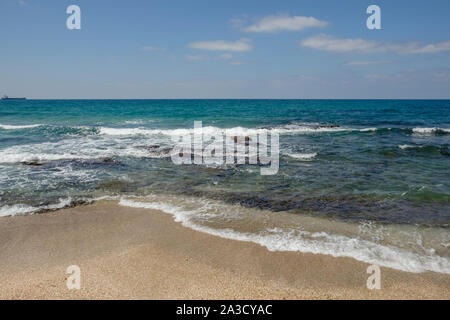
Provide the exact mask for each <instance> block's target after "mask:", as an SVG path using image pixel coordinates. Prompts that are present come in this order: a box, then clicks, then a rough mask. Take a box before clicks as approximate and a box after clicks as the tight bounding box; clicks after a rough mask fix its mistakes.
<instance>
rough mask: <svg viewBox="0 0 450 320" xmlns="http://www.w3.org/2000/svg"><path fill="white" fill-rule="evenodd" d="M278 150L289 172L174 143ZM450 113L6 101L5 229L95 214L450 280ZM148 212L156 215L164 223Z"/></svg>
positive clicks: (2, 143) (403, 104) (311, 105)
mask: <svg viewBox="0 0 450 320" xmlns="http://www.w3.org/2000/svg"><path fill="white" fill-rule="evenodd" d="M194 121H202V125H203V129H204V130H207V131H208V132H209V133H210V134H220V133H223V132H225V131H227V132H232V133H233V134H234V135H235V136H236V137H244V138H245V137H246V136H249V135H251V134H255V133H257V132H261V131H267V132H268V133H277V134H278V136H279V170H278V172H277V173H276V174H274V175H261V170H260V169H261V168H260V164H248V163H247V164H237V163H236V164H219V165H207V164H175V163H174V162H173V161H172V159H171V156H170V154H171V150H172V149H173V147H174V144H175V142H174V141H175V139H174V137H176V136H180V135H191V134H192V133H193V132H194V131H193V130H194ZM449 144H450V100H23V101H13V100H10V101H8V100H3V101H0V219H8V218H9V217H10V216H15V215H29V214H41V213H44V212H48V211H53V210H58V209H61V208H64V207H73V206H81V205H86V204H89V203H93V202H95V201H101V200H114V201H117V202H118V204H119V205H121V206H126V207H138V208H148V209H157V210H160V211H164V212H166V213H168V214H171V215H173V217H174V219H175V220H176V221H178V222H180V223H182V224H183V225H184V226H186V227H188V228H192V229H194V230H198V231H201V232H207V233H210V234H212V235H216V236H220V237H224V238H229V239H235V240H240V241H250V242H255V243H258V244H260V245H262V246H265V247H267V249H268V250H272V251H293V252H295V251H297V252H309V253H315V254H326V255H331V256H335V257H351V258H354V259H356V260H359V261H363V262H367V263H370V264H377V265H379V266H383V267H389V268H394V269H398V270H403V271H408V272H426V271H433V272H440V273H448V274H450V147H449ZM154 212H155V211H154V210H149V214H155V213H154Z"/></svg>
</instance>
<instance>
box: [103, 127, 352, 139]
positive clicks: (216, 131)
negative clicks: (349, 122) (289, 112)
mask: <svg viewBox="0 0 450 320" xmlns="http://www.w3.org/2000/svg"><path fill="white" fill-rule="evenodd" d="M201 130H202V132H203V134H205V135H210V136H214V135H225V134H228V135H232V136H248V135H255V134H262V133H270V132H275V133H278V134H280V135H288V134H308V133H321V132H341V131H353V130H359V129H352V128H342V127H320V126H311V125H296V124H293V125H284V126H279V127H274V128H245V127H233V128H219V127H212V126H206V127H202V129H201ZM200 132H201V131H200V129H194V128H188V129H147V128H142V127H140V128H109V127H100V134H103V135H118V136H120V135H122V136H127V135H167V136H184V135H189V134H194V133H200Z"/></svg>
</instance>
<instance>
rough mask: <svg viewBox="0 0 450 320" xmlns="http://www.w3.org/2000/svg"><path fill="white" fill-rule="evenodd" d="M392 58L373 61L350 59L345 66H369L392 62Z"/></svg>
mask: <svg viewBox="0 0 450 320" xmlns="http://www.w3.org/2000/svg"><path fill="white" fill-rule="evenodd" d="M391 62H392V61H390V60H372V61H350V62H347V63H346V64H344V65H345V66H369V65H374V64H386V63H391Z"/></svg>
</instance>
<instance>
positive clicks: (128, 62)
mask: <svg viewBox="0 0 450 320" xmlns="http://www.w3.org/2000/svg"><path fill="white" fill-rule="evenodd" d="M72 4H76V5H78V6H80V8H81V27H82V28H81V30H68V29H67V27H66V19H67V17H68V16H69V15H68V14H66V8H67V7H68V6H69V5H72ZM371 4H376V5H379V6H380V8H381V15H382V19H381V24H382V29H381V30H369V29H367V27H366V19H367V17H368V16H369V15H368V14H366V9H367V7H368V6H369V5H371ZM449 13H450V1H448V0H433V1H412V0H410V1H406V0H396V1H392V0H391V1H380V0H371V1H365V0H346V1H335V0H328V1H325V0H315V1H301V0H295V1H294V0H292V1H283V0H277V1H275V0H272V1H265V0H254V1H253V0H240V1H234V0H227V1H218V0H208V1H206V0H205V1H203V0H201V1H199V0H192V1H185V0H183V1H181V0H180V1H170V0H163V1H151V0H127V1H125V0H123V1H120V0H117V1H110V0H95V1H92V0H67V1H66V0H1V2H0V37H1V39H2V40H1V45H0V46H1V47H0V48H1V50H0V94H8V95H10V96H27V97H30V98H86V99H90V98H411V99H414V98H436V99H439V98H450V17H449Z"/></svg>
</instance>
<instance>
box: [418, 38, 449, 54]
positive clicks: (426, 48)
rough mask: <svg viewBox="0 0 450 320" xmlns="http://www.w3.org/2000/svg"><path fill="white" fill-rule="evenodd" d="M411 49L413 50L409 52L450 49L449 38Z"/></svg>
mask: <svg viewBox="0 0 450 320" xmlns="http://www.w3.org/2000/svg"><path fill="white" fill-rule="evenodd" d="M413 51H414V52H411V53H436V52H441V51H450V40H447V41H442V42H437V43H433V44H428V45H426V46H424V47H420V48H417V49H415V50H413Z"/></svg>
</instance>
